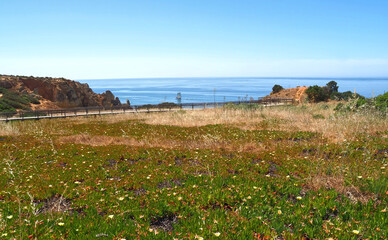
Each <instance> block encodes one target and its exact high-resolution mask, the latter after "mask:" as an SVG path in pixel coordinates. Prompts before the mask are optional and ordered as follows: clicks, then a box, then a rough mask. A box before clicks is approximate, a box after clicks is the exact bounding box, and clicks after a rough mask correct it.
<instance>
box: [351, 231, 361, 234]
mask: <svg viewBox="0 0 388 240" xmlns="http://www.w3.org/2000/svg"><path fill="white" fill-rule="evenodd" d="M352 232H353V233H354V234H357V235H358V234H359V233H360V231H358V230H353V231H352Z"/></svg>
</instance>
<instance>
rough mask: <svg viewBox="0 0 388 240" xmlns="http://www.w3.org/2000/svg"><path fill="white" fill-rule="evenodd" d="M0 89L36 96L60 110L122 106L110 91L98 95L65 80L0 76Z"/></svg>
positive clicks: (86, 85) (86, 86)
mask: <svg viewBox="0 0 388 240" xmlns="http://www.w3.org/2000/svg"><path fill="white" fill-rule="evenodd" d="M0 87H2V88H5V89H8V90H10V91H14V92H18V93H24V94H30V95H34V96H36V97H37V98H38V99H39V100H40V101H41V102H51V103H53V104H54V105H55V106H57V107H59V108H74V107H91V106H104V107H110V106H117V105H121V103H120V100H119V99H118V98H115V96H114V95H113V94H112V92H110V91H106V92H105V93H102V94H97V93H95V92H93V90H92V89H91V88H90V87H89V86H88V84H86V83H84V84H82V83H79V82H76V81H72V80H68V79H64V78H47V77H45V78H43V77H25V76H9V75H0ZM51 106H53V105H51Z"/></svg>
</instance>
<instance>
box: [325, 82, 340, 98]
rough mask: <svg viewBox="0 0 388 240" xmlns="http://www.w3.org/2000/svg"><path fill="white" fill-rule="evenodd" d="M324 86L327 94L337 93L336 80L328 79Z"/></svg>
mask: <svg viewBox="0 0 388 240" xmlns="http://www.w3.org/2000/svg"><path fill="white" fill-rule="evenodd" d="M326 88H327V90H328V92H329V95H331V94H333V93H337V92H338V85H337V82H336V81H330V82H328V83H327V84H326Z"/></svg>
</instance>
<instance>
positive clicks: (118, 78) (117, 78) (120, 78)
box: [73, 76, 388, 81]
mask: <svg viewBox="0 0 388 240" xmlns="http://www.w3.org/2000/svg"><path fill="white" fill-rule="evenodd" d="M190 78H191V79H199V78H209V79H222V78H273V79H331V78H332V79H388V76H386V77H258V76H238V77H236V76H234V77H228V76H224V77H214V76H213V77H206V76H205V77H114V78H74V79H73V80H77V81H78V80H107V79H110V80H125V79H190Z"/></svg>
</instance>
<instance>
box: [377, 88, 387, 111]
mask: <svg viewBox="0 0 388 240" xmlns="http://www.w3.org/2000/svg"><path fill="white" fill-rule="evenodd" d="M375 106H376V108H377V109H379V110H380V111H387V108H388V92H386V93H384V94H382V95H379V96H377V97H376V101H375Z"/></svg>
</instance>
